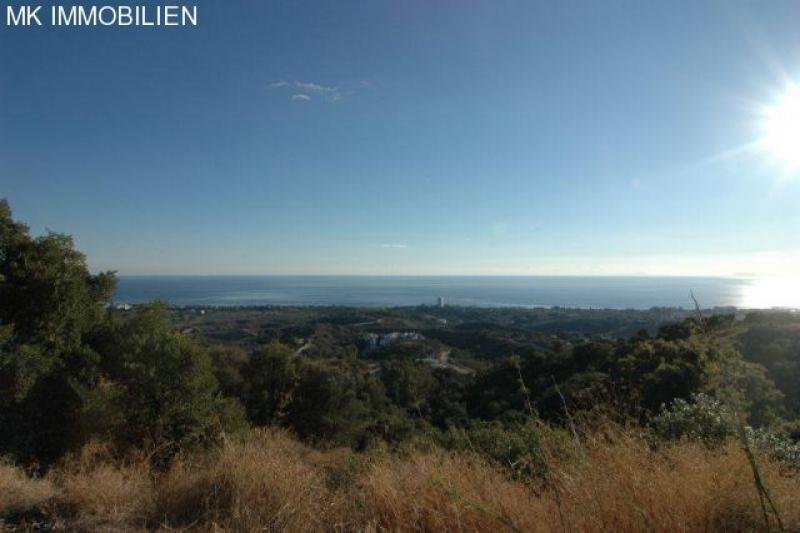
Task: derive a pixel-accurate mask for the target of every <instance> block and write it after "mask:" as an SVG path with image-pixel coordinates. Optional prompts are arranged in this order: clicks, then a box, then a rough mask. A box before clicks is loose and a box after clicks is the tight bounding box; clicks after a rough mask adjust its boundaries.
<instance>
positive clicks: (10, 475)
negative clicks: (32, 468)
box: [0, 463, 56, 529]
mask: <svg viewBox="0 0 800 533" xmlns="http://www.w3.org/2000/svg"><path fill="white" fill-rule="evenodd" d="M55 495H56V488H55V487H54V486H53V484H52V483H51V482H50V481H49V480H47V479H40V478H33V477H29V476H27V475H26V474H25V472H23V471H22V470H20V469H19V468H16V467H14V466H12V465H9V464H7V463H0V529H2V524H3V520H9V521H15V522H16V521H27V520H37V519H39V517H40V516H41V515H42V513H43V512H44V510H45V509H47V508H48V507H49V506H50V504H51V502H52V499H53V497H54V496H55Z"/></svg>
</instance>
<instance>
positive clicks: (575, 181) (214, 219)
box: [0, 0, 800, 276]
mask: <svg viewBox="0 0 800 533" xmlns="http://www.w3.org/2000/svg"><path fill="white" fill-rule="evenodd" d="M9 1H10V0H0V6H2V8H3V11H4V12H5V7H6V6H7V5H8V4H9ZM174 1H178V0H174ZM43 2H44V3H45V5H48V4H52V3H53V2H52V0H51V1H50V2H48V1H47V0H43ZM16 3H17V4H18V3H19V2H16ZM68 3H69V2H62V4H68ZM145 4H147V5H149V6H152V5H154V4H155V3H154V2H146V3H145ZM196 5H197V6H198V14H199V25H198V26H197V27H179V28H163V27H162V28H141V27H138V28H137V27H131V28H119V27H111V28H81V29H78V28H53V27H41V28H9V27H6V26H5V25H0V197H6V198H8V200H9V202H10V203H11V205H12V209H13V210H14V213H15V216H16V218H18V219H20V220H23V221H25V222H26V223H28V224H29V225H30V227H31V230H32V231H33V232H34V233H36V234H39V233H41V232H44V231H46V230H47V229H49V230H53V231H58V232H64V233H69V234H72V235H73V236H74V237H75V240H76V243H77V246H78V247H79V248H80V249H81V250H82V251H84V252H85V253H86V254H87V256H88V258H89V263H90V265H91V267H92V269H94V270H105V269H112V270H116V271H118V272H119V273H120V274H123V275H132V274H386V275H391V274H403V275H409V274H513V275H525V274H562V275H563V274H575V275H585V274H635V275H644V274H648V275H756V276H782V275H791V274H792V273H793V272H795V271H796V270H797V268H796V267H797V265H799V264H800V209H798V206H800V172H798V171H797V169H796V168H789V167H788V166H787V162H786V161H785V159H786V154H785V153H784V154H782V155H783V159H781V157H778V155H780V154H777V155H776V153H775V151H774V150H773V151H770V150H769V149H765V148H764V146H763V142H762V139H763V137H764V135H765V133H764V128H765V126H764V123H765V116H766V115H767V114H768V111H767V110H768V109H769V108H770V106H773V105H775V103H776V102H779V101H780V100H781V98H782V95H783V94H784V93H786V92H787V90H790V89H791V87H792V84H797V83H800V31H799V30H798V25H797V24H798V21H799V20H800V2H796V1H779V0H774V1H770V2H760V1H759V2H755V1H754V2H749V1H737V2H731V1H727V0H726V1H720V2H716V1H702V2H698V1H696V0H692V1H683V0H676V1H672V0H670V1H653V2H640V1H615V0H609V1H605V2H584V1H580V2H569V1H558V2H556V1H549V2H541V1H530V0H521V1H516V0H502V1H498V0H491V1H489V0H486V1H483V0H470V1H463V0H459V1H456V0H440V1H436V2H430V1H422V0H403V1H397V0H395V1H384V0H364V1H359V2H356V1H348V0H339V1H336V2H330V1H301V0H296V1H294V0H293V1H289V0H259V1H257V2H254V1H244V0H225V1H212V0H197V3H196ZM3 15H4V16H5V13H3ZM3 22H5V21H4V20H3ZM793 133H797V135H798V136H800V127H798V128H797V129H796V130H794V131H790V132H789V134H790V135H789V138H788V139H787V138H784V139H783V141H784V144H785V143H786V142H789V143H790V149H789V150H790V151H791V146H793V144H791V143H792V142H794V141H793V140H792V139H794V137H793V136H792V134H793ZM784 137H786V136H785V135H784ZM784 152H785V150H784ZM798 153H800V144H798Z"/></svg>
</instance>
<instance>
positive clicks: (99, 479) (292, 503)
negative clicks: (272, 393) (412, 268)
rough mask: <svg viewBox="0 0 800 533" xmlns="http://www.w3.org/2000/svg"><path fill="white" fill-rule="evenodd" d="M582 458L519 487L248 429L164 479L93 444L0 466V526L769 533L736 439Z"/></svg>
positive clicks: (495, 472) (605, 431)
mask: <svg viewBox="0 0 800 533" xmlns="http://www.w3.org/2000/svg"><path fill="white" fill-rule="evenodd" d="M577 451H578V452H579V453H571V454H563V453H561V454H559V457H556V456H555V455H554V456H553V457H552V458H550V459H549V460H548V464H549V467H550V474H549V475H545V476H544V479H545V481H541V480H540V481H536V482H530V481H528V482H526V481H525V480H520V479H518V478H517V479H515V478H514V477H513V476H509V474H508V471H507V470H505V469H503V468H501V467H499V466H497V465H493V464H491V463H489V462H487V461H486V460H484V459H481V458H480V457H478V456H476V455H471V454H463V453H462V454H458V453H455V454H454V453H449V452H445V451H442V450H439V449H436V448H432V449H427V450H424V451H420V450H416V451H409V452H405V453H389V452H370V453H356V452H352V451H350V450H349V449H337V450H329V451H318V450H315V449H313V448H310V447H308V446H306V445H304V444H302V443H300V442H298V441H297V440H295V439H293V438H292V437H290V436H289V435H288V434H287V433H286V432H284V431H282V430H255V431H252V432H251V433H250V434H249V435H248V436H247V437H246V438H245V439H244V441H242V442H224V443H222V444H221V445H220V446H218V447H217V448H215V449H214V450H212V451H210V452H207V453H205V454H203V455H196V456H192V457H184V458H179V459H177V460H176V461H175V462H174V463H173V464H172V466H171V467H170V468H169V469H168V470H167V471H166V472H156V471H153V470H151V469H150V468H149V466H148V461H147V458H146V457H140V458H135V459H128V460H126V461H115V460H112V459H111V458H110V457H109V454H108V451H107V448H106V447H104V446H102V445H98V444H93V445H89V446H86V447H85V448H84V449H83V451H82V453H81V454H80V455H79V456H75V457H71V458H69V459H67V460H65V461H64V462H62V464H61V465H60V466H59V467H58V468H56V469H53V470H51V471H50V472H49V473H48V474H47V475H45V476H44V477H39V478H37V477H30V476H28V475H26V474H25V473H24V472H23V471H22V470H20V469H18V468H16V467H14V466H11V465H8V464H6V465H4V466H0V517H2V518H3V519H4V525H5V527H7V528H15V527H16V528H20V529H28V528H32V527H43V526H44V527H48V528H53V529H66V530H96V529H106V530H137V529H167V528H169V529H178V530H213V529H225V530H232V531H253V530H257V529H267V530H287V531H307V530H316V531H323V530H346V531H374V530H429V531H464V530H483V531H504V530H506V531H511V530H523V531H563V530H567V531H642V530H650V531H710V530H711V531H723V530H724V531H743V530H744V531H747V530H763V529H765V528H764V519H763V515H762V511H761V507H760V505H759V501H758V493H757V492H756V490H755V488H754V486H753V477H752V471H751V470H750V467H749V465H748V462H747V459H746V457H745V455H744V454H743V452H742V450H741V449H740V448H739V447H738V445H737V444H736V443H734V442H730V443H728V444H727V445H724V446H722V447H720V448H716V449H713V450H712V449H709V448H707V447H705V446H703V445H702V444H700V443H691V442H685V441H684V442H678V443H673V444H665V445H663V446H662V447H660V448H659V449H658V450H657V451H656V450H654V449H653V447H652V445H651V444H648V440H647V439H646V438H645V436H643V435H639V434H637V433H636V432H635V431H634V430H623V429H621V428H619V427H615V426H607V427H604V428H601V429H600V430H595V431H594V432H592V433H590V434H584V435H583V436H582V439H581V445H580V448H579V450H577ZM758 463H759V467H760V470H761V475H762V478H763V480H764V482H765V484H766V486H767V487H768V489H769V491H770V493H771V496H772V498H773V500H774V502H775V504H776V506H777V508H778V510H779V511H780V513H781V518H782V519H783V522H784V525H785V527H786V528H787V529H788V530H795V531H797V530H800V476H798V475H797V473H793V472H791V471H786V470H785V469H782V468H781V467H780V466H779V465H778V464H775V463H772V462H770V461H769V460H768V459H767V458H766V457H758ZM773 525H774V522H773ZM0 527H2V526H0Z"/></svg>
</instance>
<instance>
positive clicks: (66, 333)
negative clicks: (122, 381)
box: [0, 200, 115, 461]
mask: <svg viewBox="0 0 800 533" xmlns="http://www.w3.org/2000/svg"><path fill="white" fill-rule="evenodd" d="M114 284H115V280H114V275H113V273H110V272H106V273H101V274H97V275H92V274H90V272H89V269H88V267H87V264H86V258H85V257H84V256H83V254H81V253H80V252H78V251H77V250H75V248H74V245H73V242H72V239H71V238H70V237H68V236H66V235H61V234H57V233H47V234H45V235H43V236H40V237H36V238H34V237H31V236H30V234H29V232H28V228H27V227H26V226H25V225H24V224H22V223H19V222H16V221H14V220H13V218H12V214H11V209H10V207H9V205H8V202H7V201H5V200H0V453H12V454H15V455H17V456H19V457H20V458H27V459H35V460H39V461H49V460H52V459H55V458H57V457H58V456H59V455H60V454H61V453H63V451H65V450H66V449H67V448H68V447H69V446H70V445H71V444H72V443H73V441H74V438H75V435H74V429H75V428H74V424H73V422H74V418H75V416H76V413H77V412H78V411H79V409H80V406H81V394H82V391H83V389H85V387H87V386H91V383H92V381H93V380H95V379H96V377H97V376H96V372H95V369H96V364H97V361H98V356H97V354H96V353H95V352H94V351H93V350H92V349H91V348H90V347H89V346H88V344H87V342H86V339H87V336H88V335H89V334H90V333H91V332H92V330H94V329H95V328H96V327H97V325H98V324H99V322H100V321H101V320H102V318H103V315H104V306H105V305H106V304H107V303H108V301H109V299H110V298H111V295H112V294H113V290H114Z"/></svg>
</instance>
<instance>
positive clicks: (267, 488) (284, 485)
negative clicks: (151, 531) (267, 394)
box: [153, 430, 338, 531]
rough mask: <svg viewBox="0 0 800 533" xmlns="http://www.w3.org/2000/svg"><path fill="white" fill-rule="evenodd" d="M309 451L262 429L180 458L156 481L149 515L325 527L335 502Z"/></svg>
mask: <svg viewBox="0 0 800 533" xmlns="http://www.w3.org/2000/svg"><path fill="white" fill-rule="evenodd" d="M309 454H310V451H309V450H308V449H307V448H306V447H305V446H303V445H301V444H300V443H298V442H297V441H294V440H292V439H290V438H289V437H288V436H287V435H286V434H285V433H283V432H280V431H272V430H262V431H255V432H253V433H252V434H251V436H250V437H249V438H248V439H247V440H246V442H244V443H243V444H232V443H225V444H224V445H223V446H222V447H221V448H220V449H219V450H218V451H217V452H216V453H214V454H213V455H212V456H211V457H209V458H206V459H205V460H203V461H202V462H200V463H196V462H195V463H192V462H183V463H181V462H179V463H177V464H176V465H175V466H174V467H173V468H172V470H171V471H170V472H169V473H168V474H167V475H166V476H165V477H164V478H162V479H161V480H160V482H159V484H158V487H157V490H156V503H155V508H154V511H155V513H154V515H153V519H154V520H156V521H158V522H160V523H162V524H169V525H170V526H180V527H193V526H197V527H201V528H203V529H206V528H208V527H210V526H213V527H221V528H224V529H226V530H233V531H253V530H256V529H268V530H286V531H303V530H321V529H324V528H325V526H326V525H328V524H330V523H332V520H333V515H332V514H331V511H332V510H334V509H335V508H337V507H338V506H334V505H332V503H333V501H334V498H333V497H332V495H331V493H330V491H329V490H328V489H327V486H326V483H325V478H324V475H323V472H322V471H321V470H320V469H318V468H315V467H314V466H313V465H312V464H311V463H310V462H309V461H308V458H309Z"/></svg>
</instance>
